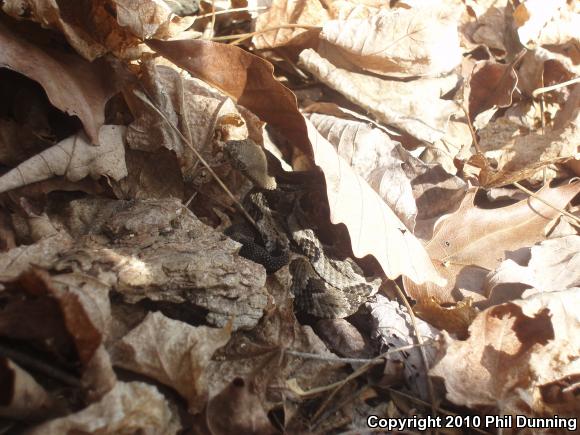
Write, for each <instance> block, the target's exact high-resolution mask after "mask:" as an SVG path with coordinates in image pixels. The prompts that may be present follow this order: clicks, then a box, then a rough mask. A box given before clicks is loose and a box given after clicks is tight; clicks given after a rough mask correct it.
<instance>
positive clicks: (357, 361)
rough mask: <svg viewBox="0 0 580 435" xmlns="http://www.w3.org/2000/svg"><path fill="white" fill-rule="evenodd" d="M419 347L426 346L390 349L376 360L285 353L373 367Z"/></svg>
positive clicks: (293, 352)
mask: <svg viewBox="0 0 580 435" xmlns="http://www.w3.org/2000/svg"><path fill="white" fill-rule="evenodd" d="M419 346H424V344H420V345H417V344H409V345H407V346H401V347H397V348H395V349H390V350H388V351H386V352H385V353H383V354H381V355H379V356H377V357H375V358H341V357H338V356H327V355H320V354H318V353H308V352H298V351H296V350H286V351H285V352H286V353H287V354H288V355H293V356H298V357H300V358H308V359H318V360H321V361H329V362H339V363H345V364H371V365H378V364H382V363H384V361H383V359H384V357H385V356H386V355H389V354H391V353H395V352H402V351H404V350H409V349H414V348H416V347H419Z"/></svg>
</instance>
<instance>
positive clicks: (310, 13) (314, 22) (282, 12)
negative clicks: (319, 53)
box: [253, 0, 329, 49]
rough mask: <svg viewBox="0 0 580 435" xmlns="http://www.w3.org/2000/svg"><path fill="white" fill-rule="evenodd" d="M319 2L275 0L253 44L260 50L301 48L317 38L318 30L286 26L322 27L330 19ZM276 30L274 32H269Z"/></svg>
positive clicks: (259, 24)
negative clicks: (311, 39)
mask: <svg viewBox="0 0 580 435" xmlns="http://www.w3.org/2000/svg"><path fill="white" fill-rule="evenodd" d="M324 4H325V3H324V2H322V1H319V0H274V1H273V2H272V4H271V6H270V8H269V9H268V10H267V11H266V12H264V13H263V14H261V15H260V16H259V17H258V19H257V20H256V32H258V34H257V35H256V36H254V38H253V42H254V45H255V46H256V48H257V49H263V48H274V47H281V46H284V45H290V44H292V45H301V44H302V43H304V42H305V41H306V40H307V39H308V38H310V37H312V36H316V34H317V33H318V30H315V31H314V33H313V30H312V29H308V28H304V27H299V26H297V27H292V28H288V27H286V28H285V27H284V25H288V24H302V25H305V26H320V25H322V24H323V23H324V22H325V21H327V20H328V19H329V16H328V12H327V11H326V9H325V7H324V6H323V5H324ZM268 29H273V30H268Z"/></svg>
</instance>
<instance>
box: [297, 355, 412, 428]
mask: <svg viewBox="0 0 580 435" xmlns="http://www.w3.org/2000/svg"><path fill="white" fill-rule="evenodd" d="M417 346H418V345H416V344H410V345H408V346H402V347H398V348H396V349H391V350H388V351H386V352H384V353H382V354H381V355H379V356H378V357H376V358H373V359H371V360H369V361H367V362H366V363H365V364H363V365H362V366H360V367H359V368H358V369H356V370H355V371H354V372H352V373H351V374H350V375H348V376H347V377H346V378H344V379H343V380H341V381H338V382H335V383H334V384H330V385H325V386H323V387H318V388H313V389H311V390H308V391H307V392H306V394H305V395H316V394H320V393H323V392H325V391H328V390H331V389H332V390H333V391H332V392H331V393H330V394H329V395H328V397H327V398H326V400H325V401H324V402H323V403H322V405H320V408H318V410H317V411H316V413H315V414H314V415H313V416H312V420H313V421H314V420H316V419H317V418H318V417H320V414H322V412H323V411H324V409H325V408H326V406H327V405H328V403H330V401H331V400H332V398H333V397H334V396H336V394H337V393H338V391H339V390H340V389H341V388H342V387H344V386H345V385H346V384H347V383H348V382H350V381H351V380H353V379H356V378H358V377H359V376H361V375H362V374H364V373H365V372H366V371H367V370H369V369H370V368H371V367H372V366H373V365H375V364H376V363H375V361H377V360H381V359H384V358H385V357H386V356H387V355H389V354H391V353H395V352H401V351H403V350H407V349H413V348H415V347H417Z"/></svg>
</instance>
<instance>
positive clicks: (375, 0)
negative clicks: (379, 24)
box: [328, 0, 386, 20]
mask: <svg viewBox="0 0 580 435" xmlns="http://www.w3.org/2000/svg"><path fill="white" fill-rule="evenodd" d="M385 6H386V5H385V2H384V1H382V0H366V1H363V2H360V1H358V0H333V1H332V2H331V3H330V4H329V5H328V10H329V13H330V16H331V17H332V18H333V19H335V20H360V19H365V18H369V17H370V16H372V15H374V14H376V13H377V12H378V11H379V10H380V9H382V8H384V7H385Z"/></svg>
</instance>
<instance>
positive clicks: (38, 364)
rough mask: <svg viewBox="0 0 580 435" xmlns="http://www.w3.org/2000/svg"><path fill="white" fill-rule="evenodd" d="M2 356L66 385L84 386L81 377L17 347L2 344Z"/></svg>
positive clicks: (0, 347) (0, 351)
mask: <svg viewBox="0 0 580 435" xmlns="http://www.w3.org/2000/svg"><path fill="white" fill-rule="evenodd" d="M0 356H3V357H5V358H8V359H10V360H12V361H14V362H15V363H16V364H18V365H20V366H22V367H24V368H27V369H30V370H34V371H37V372H39V373H42V374H43V375H46V376H48V377H50V378H52V379H56V380H58V381H60V382H62V383H63V384H65V385H69V386H71V387H75V388H82V386H83V384H82V383H81V381H80V379H78V378H75V377H74V376H73V375H70V374H68V373H67V372H65V371H63V370H61V369H59V368H57V367H54V366H51V365H50V364H47V363H45V362H44V361H40V360H38V359H36V358H34V357H32V356H30V355H27V354H25V353H22V352H20V351H18V350H15V349H10V348H9V347H6V346H3V345H1V344H0Z"/></svg>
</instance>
